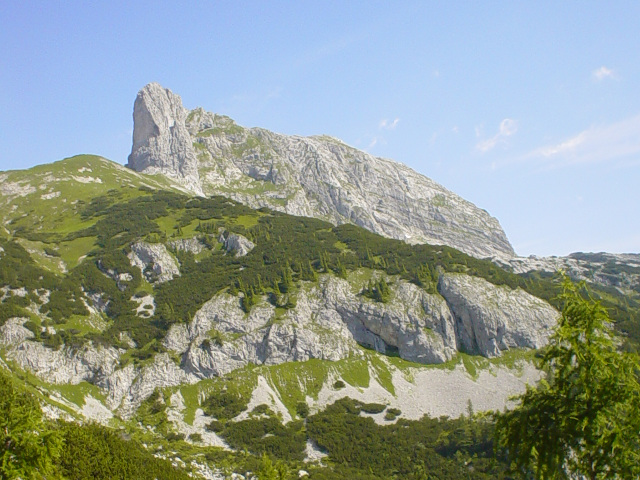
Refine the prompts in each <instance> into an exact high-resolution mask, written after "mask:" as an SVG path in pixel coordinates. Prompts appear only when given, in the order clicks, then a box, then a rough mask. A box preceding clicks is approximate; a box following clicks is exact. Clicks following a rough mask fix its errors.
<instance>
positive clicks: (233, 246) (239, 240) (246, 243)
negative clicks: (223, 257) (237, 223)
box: [220, 233, 255, 257]
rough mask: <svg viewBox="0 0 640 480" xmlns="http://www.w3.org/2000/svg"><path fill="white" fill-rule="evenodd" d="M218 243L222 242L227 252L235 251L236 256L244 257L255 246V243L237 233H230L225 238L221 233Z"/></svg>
mask: <svg viewBox="0 0 640 480" xmlns="http://www.w3.org/2000/svg"><path fill="white" fill-rule="evenodd" d="M220 243H222V244H224V249H225V250H226V251H227V252H228V253H232V252H233V253H235V256H236V257H244V256H245V255H246V254H247V253H249V252H250V251H251V250H253V249H254V248H255V244H254V243H253V242H252V241H251V240H249V239H248V238H246V237H244V236H242V235H239V234H237V233H230V234H228V235H227V237H226V238H225V236H224V235H221V236H220Z"/></svg>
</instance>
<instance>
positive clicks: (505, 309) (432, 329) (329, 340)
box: [165, 275, 558, 378]
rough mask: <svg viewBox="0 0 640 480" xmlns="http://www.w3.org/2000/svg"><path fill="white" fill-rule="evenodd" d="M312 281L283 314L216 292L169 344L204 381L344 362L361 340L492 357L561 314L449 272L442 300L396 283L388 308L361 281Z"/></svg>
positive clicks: (431, 353)
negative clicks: (295, 364)
mask: <svg viewBox="0 0 640 480" xmlns="http://www.w3.org/2000/svg"><path fill="white" fill-rule="evenodd" d="M307 287H308V288H306V287H305V288H302V289H301V290H300V291H299V292H298V293H297V303H296V307H295V308H293V309H290V310H288V311H287V313H286V314H285V315H284V316H282V317H277V316H276V311H275V308H274V307H273V306H271V305H270V304H268V303H266V302H263V303H261V304H260V305H258V306H255V307H254V308H253V309H252V310H251V312H250V314H249V315H245V313H244V311H243V310H242V309H241V306H240V302H239V299H238V298H237V297H234V296H231V295H229V294H226V293H222V294H219V295H216V296H215V297H214V298H212V299H211V300H210V301H209V302H207V303H206V304H205V305H204V306H203V307H202V308H201V309H200V310H199V311H198V312H197V313H196V315H195V316H194V319H193V321H192V322H191V323H190V324H189V325H184V324H182V325H174V326H173V327H172V328H171V330H170V331H169V333H168V335H167V337H166V338H165V347H166V348H168V349H169V350H173V351H174V352H176V353H177V354H180V355H183V364H184V367H185V369H186V371H187V372H188V373H191V374H193V375H195V376H197V377H199V378H207V377H210V376H213V375H224V374H226V373H228V372H230V371H232V370H234V369H236V368H240V367H242V366H245V365H247V364H249V363H252V364H259V365H261V364H266V365H274V364H280V363H284V362H290V361H304V360H308V359H310V358H319V359H326V360H338V359H341V358H346V357H348V356H350V355H354V354H358V353H359V349H358V345H365V346H368V347H370V348H373V349H375V350H377V351H379V352H381V353H397V354H399V355H400V357H402V358H404V359H406V360H411V361H414V362H418V363H442V362H445V361H447V360H449V359H451V358H452V357H453V356H454V355H455V354H456V353H457V352H458V351H459V350H465V351H467V352H469V353H476V354H480V355H484V356H489V357H490V356H496V355H499V354H500V351H501V350H506V349H509V348H517V347H528V348H538V347H540V346H542V345H544V344H545V343H546V340H547V337H548V335H549V333H550V328H551V326H552V325H554V324H555V321H556V319H557V316H558V312H557V311H556V310H554V309H553V308H552V307H551V306H550V305H548V304H547V303H545V302H544V301H542V300H539V299H537V298H535V297H532V296H531V295H529V294H527V293H525V292H523V291H520V290H516V291H510V290H509V289H508V288H507V287H497V286H495V285H492V284H490V283H488V282H486V281H484V280H480V281H478V279H475V278H472V277H468V276H466V275H447V276H445V277H443V278H442V279H441V282H440V288H441V289H442V294H443V296H440V295H438V294H429V293H427V292H425V291H424V290H422V289H420V288H418V287H417V286H415V285H413V284H411V283H407V282H404V281H397V282H396V283H395V284H394V285H393V287H392V298H391V300H390V301H389V302H388V303H386V304H384V303H379V302H375V301H372V300H370V299H367V298H365V297H362V296H360V295H359V294H358V292H359V290H360V288H359V287H356V288H354V286H353V285H352V284H350V283H349V282H347V281H346V280H342V279H339V278H336V277H333V276H325V277H323V278H322V279H321V281H320V282H319V284H318V285H315V286H311V285H307ZM474 302H478V303H480V305H481V306H480V307H478V308H476V307H475V306H474V305H475V303H474ZM474 308H475V310H473V311H472V309H474Z"/></svg>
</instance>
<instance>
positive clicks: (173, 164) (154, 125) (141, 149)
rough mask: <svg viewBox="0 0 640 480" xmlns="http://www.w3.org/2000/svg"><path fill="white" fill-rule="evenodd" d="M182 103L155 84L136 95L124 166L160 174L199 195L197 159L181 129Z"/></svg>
mask: <svg viewBox="0 0 640 480" xmlns="http://www.w3.org/2000/svg"><path fill="white" fill-rule="evenodd" d="M186 116H187V110H186V109H185V108H184V107H183V106H182V100H181V99H180V97H179V96H177V95H174V94H173V93H172V92H171V91H170V90H168V89H165V88H162V87H161V86H160V85H158V84H157V83H150V84H149V85H147V86H145V87H144V88H143V89H142V90H140V91H139V92H138V96H137V97H136V101H135V103H134V105H133V146H132V148H131V155H129V162H128V164H127V166H128V167H130V168H132V169H133V170H136V171H138V172H144V173H150V174H155V173H162V174H164V175H167V176H169V177H171V178H172V179H174V180H177V181H178V182H180V183H182V184H184V185H185V186H186V187H188V188H190V189H191V190H192V191H194V192H196V193H201V191H202V190H201V188H200V178H199V175H198V160H197V158H196V153H195V150H194V148H193V145H192V140H191V137H190V135H189V132H188V130H187V128H186V126H185V119H186Z"/></svg>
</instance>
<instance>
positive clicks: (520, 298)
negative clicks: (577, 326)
mask: <svg viewBox="0 0 640 480" xmlns="http://www.w3.org/2000/svg"><path fill="white" fill-rule="evenodd" d="M438 291H439V292H440V293H441V295H442V296H443V297H444V298H445V299H446V301H447V303H448V304H449V306H450V307H451V311H452V312H453V313H454V315H455V317H456V327H457V332H458V341H459V345H460V346H461V347H462V349H463V350H464V351H466V352H468V353H472V354H480V355H484V356H486V357H495V356H499V355H500V352H501V351H502V350H508V349H509V348H515V347H526V348H540V347H542V346H544V345H546V343H547V340H548V337H549V335H550V333H551V330H552V328H553V327H554V326H555V325H556V323H557V320H558V315H559V313H558V312H557V310H555V309H554V308H553V307H551V306H550V305H549V304H548V303H546V302H545V301H543V300H540V299H539V298H537V297H534V296H533V295H530V294H528V293H527V292H525V291H524V290H520V289H517V290H511V289H510V288H509V287H506V286H495V285H492V284H491V283H489V282H487V281H486V280H484V279H482V278H478V277H470V276H468V275H462V274H445V275H442V276H441V277H440V281H439V283H438Z"/></svg>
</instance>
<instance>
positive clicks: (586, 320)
mask: <svg viewBox="0 0 640 480" xmlns="http://www.w3.org/2000/svg"><path fill="white" fill-rule="evenodd" d="M584 288H585V287H584V283H581V284H579V285H575V284H573V283H571V281H570V280H568V279H567V278H566V277H565V281H564V293H563V294H562V296H561V298H562V299H563V300H564V308H563V310H562V317H561V318H560V321H559V324H558V326H557V328H556V331H555V333H554V334H553V335H552V337H551V339H550V343H549V346H548V347H547V348H546V351H545V352H544V356H543V357H542V360H541V365H540V367H541V369H542V370H543V371H546V372H548V373H547V376H546V378H545V379H543V380H541V381H540V383H539V384H538V385H537V386H536V387H527V391H526V392H525V393H524V394H522V395H520V397H518V401H519V404H518V406H517V407H516V408H515V409H513V410H511V411H506V412H505V413H503V414H501V415H499V416H498V421H497V435H498V439H499V442H500V445H501V446H502V448H503V449H504V451H505V452H506V454H507V456H508V458H509V459H510V460H511V461H512V462H513V465H514V466H515V468H516V469H517V471H519V472H520V473H521V474H522V475H523V476H527V475H528V474H529V472H532V473H533V474H534V476H535V478H536V479H556V478H557V479H565V478H586V479H588V480H605V479H620V480H622V479H632V478H639V476H640V413H639V412H640V385H639V383H638V372H639V371H640V364H639V363H638V358H637V356H634V354H629V353H622V352H619V351H618V350H617V348H616V343H615V341H614V338H613V334H612V331H611V327H610V326H609V324H610V320H609V317H608V314H607V311H606V309H605V308H604V307H602V306H601V305H600V304H599V303H598V302H594V301H593V300H591V299H590V298H585V297H584V296H583V295H582V293H581V290H582V289H584Z"/></svg>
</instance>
